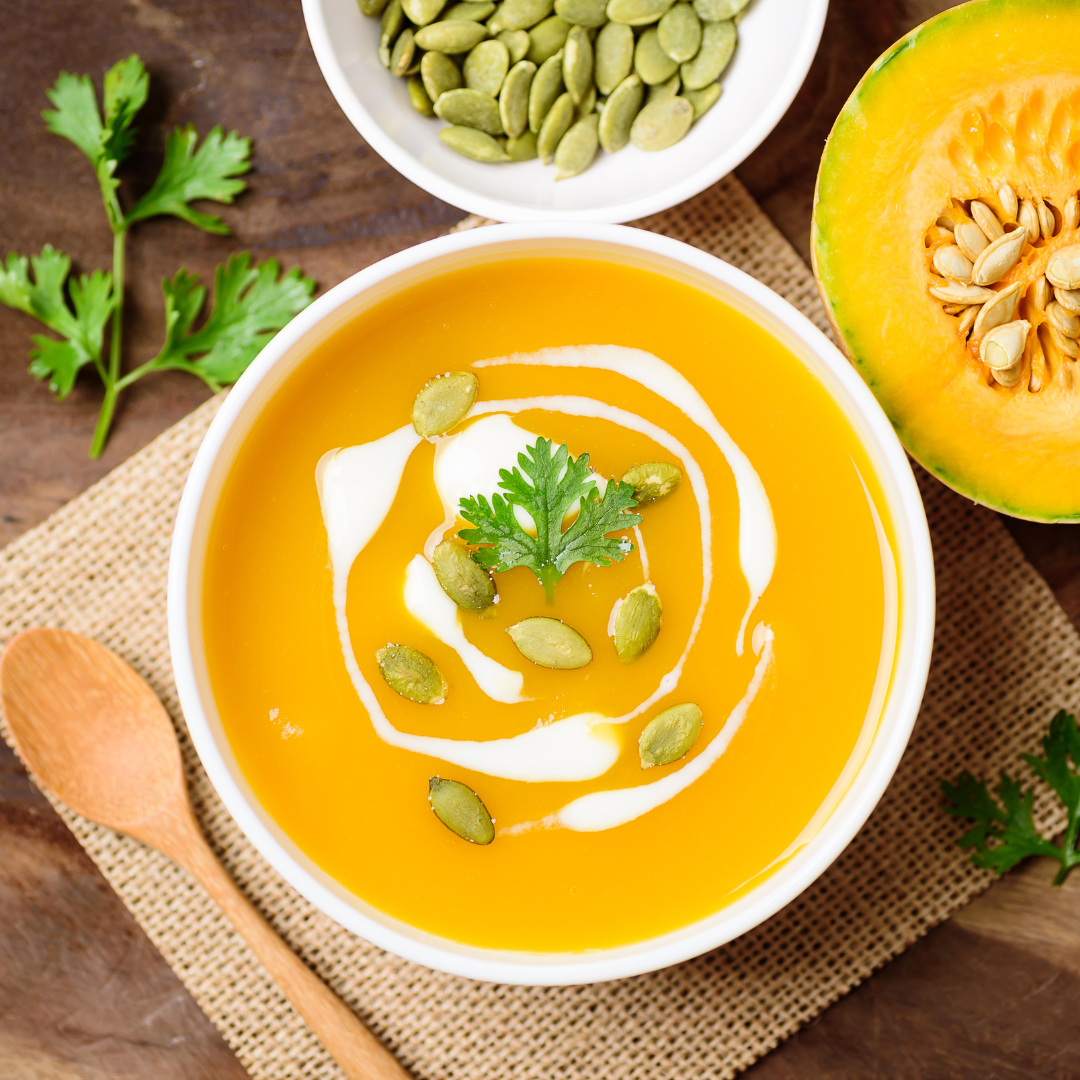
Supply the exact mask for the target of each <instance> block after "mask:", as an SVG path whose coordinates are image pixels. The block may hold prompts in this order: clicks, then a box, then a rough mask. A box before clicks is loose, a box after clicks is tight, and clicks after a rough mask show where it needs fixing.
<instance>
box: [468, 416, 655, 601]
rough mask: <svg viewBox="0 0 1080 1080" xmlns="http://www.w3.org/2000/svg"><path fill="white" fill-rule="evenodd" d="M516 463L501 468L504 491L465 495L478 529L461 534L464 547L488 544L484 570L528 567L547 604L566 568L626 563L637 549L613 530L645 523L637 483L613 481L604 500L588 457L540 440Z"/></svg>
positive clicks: (482, 553) (479, 556) (482, 551)
mask: <svg viewBox="0 0 1080 1080" xmlns="http://www.w3.org/2000/svg"><path fill="white" fill-rule="evenodd" d="M518 466H519V468H515V469H513V470H507V469H500V470H499V487H501V488H502V489H503V491H505V492H506V494H505V495H501V494H499V493H498V492H496V493H495V494H493V495H492V496H491V500H490V501H488V499H487V498H486V497H485V496H484V495H475V496H470V497H468V498H464V499H462V500H461V502H460V504H459V505H460V510H461V516H462V517H463V518H464V519H465V520H466V521H467V522H469V523H470V524H472V525H473V526H474V527H473V528H471V529H461V530H460V531H459V532H458V535H459V536H460V537H461V539H462V540H464V541H465V543H466V544H470V545H474V544H480V545H483V546H482V547H480V548H479V549H478V550H477V551H475V552H474V553H473V558H474V559H475V560H476V561H477V562H478V563H479V564H480V565H481V566H482V567H483V568H484V569H485V570H494V571H495V572H496V573H499V574H501V573H503V572H505V571H507V570H512V569H513V568H514V567H516V566H526V567H528V568H529V569H530V570H531V571H532V572H533V573H534V574H535V575H536V577H537V580H538V581H539V582H540V584H541V585H543V587H544V593H545V594H546V596H547V599H548V603H551V602H552V600H553V598H554V593H555V586H556V585H557V584H558V582H559V580H560V579H561V578H562V576H563V574H565V573H566V571H567V569H569V567H571V566H572V565H573V564H574V563H577V562H588V563H594V564H595V565H596V566H609V565H610V564H611V563H613V562H621V561H622V560H623V559H625V558H626V556H627V555H628V554H629V553H630V551H631V550H632V549H633V545H632V544H631V543H630V541H629V540H628V539H627V538H626V537H625V536H608V535H607V534H608V533H611V532H614V531H616V530H621V529H629V528H632V527H633V526H634V525H638V524H640V523H641V520H642V519H641V515H640V514H632V513H630V510H631V509H632V508H633V507H635V506H637V502H636V500H635V499H634V488H633V485H631V484H624V483H621V482H616V481H614V480H612V481H610V482H609V483H608V485H607V488H606V490H605V491H604V495H603V498H601V497H600V494H599V492H598V491H597V486H596V480H595V478H594V477H593V475H592V473H591V471H590V469H589V455H588V454H581V455H580V456H579V457H576V458H574V457H571V456H570V451H569V449H568V447H567V446H566V445H565V444H564V445H562V446H559V447H556V448H555V449H554V451H553V450H552V444H551V441H550V440H549V439H545V438H542V437H541V438H538V439H537V440H536V444H535V445H534V446H529V447H526V449H525V453H524V454H518ZM579 500H580V507H579V510H578V514H577V517H575V518H574V520H573V522H572V523H571V524H570V526H569V527H568V528H567V529H566V530H565V531H564V530H563V527H562V526H563V519H564V518H565V517H566V515H567V513H569V511H570V509H571V508H572V507H573V506H574V504H575V503H578V501H579ZM517 506H520V507H521V508H522V509H523V510H525V511H526V512H527V513H528V515H529V516H530V517H531V518H532V520H533V524H534V526H535V529H536V535H535V536H534V535H533V534H532V533H531V532H529V531H528V530H526V529H525V528H524V527H523V526H522V524H521V523H520V522H519V521H518V519H517V515H516V514H515V513H514V508H515V507H517Z"/></svg>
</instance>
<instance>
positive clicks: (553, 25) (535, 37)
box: [526, 15, 570, 65]
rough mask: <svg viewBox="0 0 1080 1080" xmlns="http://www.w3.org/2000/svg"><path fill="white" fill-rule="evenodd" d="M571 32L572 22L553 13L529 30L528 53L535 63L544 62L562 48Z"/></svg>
mask: <svg viewBox="0 0 1080 1080" xmlns="http://www.w3.org/2000/svg"><path fill="white" fill-rule="evenodd" d="M569 33H570V24H569V23H568V22H567V21H566V20H565V19H563V18H561V17H560V16H558V15H552V16H551V18H550V19H545V20H544V21H543V22H542V23H540V25H539V26H534V27H533V28H532V29H531V30H530V31H529V51H528V53H527V54H526V55H527V56H528V58H529V59H530V60H531V61H532V62H533V63H534V64H537V65H539V64H542V63H543V62H544V61H545V60H547V59H548V58H549V57H552V56H554V55H555V54H556V53H557V52H559V50H560V49H562V47H563V45H565V44H566V35H567V34H569Z"/></svg>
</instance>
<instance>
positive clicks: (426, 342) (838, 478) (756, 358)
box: [203, 258, 896, 952]
mask: <svg viewBox="0 0 1080 1080" xmlns="http://www.w3.org/2000/svg"><path fill="white" fill-rule="evenodd" d="M447 371H464V372H472V373H473V374H475V375H476V376H477V378H478V380H479V392H478V396H477V399H476V403H475V405H474V406H473V407H472V409H471V411H470V412H469V414H468V415H467V416H466V418H465V419H464V420H463V421H462V422H461V423H460V424H458V425H457V426H456V427H454V428H453V429H452V430H451V431H450V432H449V433H448V434H447V435H445V436H443V437H441V438H431V439H422V438H420V437H419V436H418V435H417V434H416V433H415V431H414V429H413V427H412V424H411V421H410V415H411V409H412V406H413V401H414V399H415V397H416V395H417V393H418V392H419V391H420V389H421V388H422V387H423V386H424V385H425V384H426V383H427V382H428V381H429V380H430V379H432V378H433V377H434V376H436V375H439V374H441V373H444V372H447ZM537 436H544V437H546V438H547V439H550V440H552V442H553V444H554V445H555V446H559V445H561V444H565V445H566V446H567V447H568V452H569V454H570V455H571V456H573V457H575V458H576V457H579V456H580V455H582V454H584V453H587V454H588V455H589V465H590V467H591V468H592V469H594V470H595V478H596V480H597V481H598V482H599V483H600V484H601V486H602V485H603V482H604V481H607V480H618V479H619V478H621V477H622V476H623V475H624V474H625V473H626V472H627V470H628V469H630V468H631V467H633V466H635V465H638V464H641V463H643V462H654V461H663V462H667V463H670V464H673V465H676V466H677V467H678V468H679V469H680V470H681V472H682V480H681V482H680V483H679V484H678V486H677V487H676V488H675V489H674V490H673V491H672V492H671V493H670V494H667V495H665V496H664V497H662V498H659V499H656V500H655V501H652V502H645V503H642V504H641V505H638V506H637V507H635V508H634V510H633V512H634V513H638V514H640V515H641V518H642V520H641V523H640V524H639V525H638V526H637V527H636V528H634V527H630V528H621V529H616V530H613V531H612V532H611V533H610V535H611V536H616V537H624V538H625V541H626V543H625V544H624V545H623V546H624V548H626V547H629V548H630V550H629V551H628V553H626V554H625V557H624V558H622V559H621V561H614V562H612V563H611V564H610V565H606V566H599V565H593V564H591V563H589V562H576V563H574V564H573V565H571V566H570V567H569V568H568V569H567V570H566V572H565V574H564V576H563V577H562V579H561V580H559V581H558V583H557V584H556V585H555V587H554V592H553V603H550V604H549V603H548V602H547V600H546V597H545V591H544V588H543V587H542V586H541V584H540V582H539V580H538V578H537V576H536V575H535V574H534V572H533V571H532V570H530V569H529V568H528V567H525V566H519V567H517V568H514V569H510V570H508V571H506V572H503V573H496V574H494V575H493V577H494V582H495V585H496V587H497V590H498V601H497V603H494V604H493V605H491V606H490V607H488V608H486V609H484V610H482V611H464V610H462V611H459V610H458V609H456V607H455V606H454V605H453V603H452V602H451V601H450V600H449V598H448V597H447V596H446V595H445V594H444V593H443V592H442V590H441V589H440V588H439V586H438V583H437V581H436V579H435V576H434V572H433V571H432V569H431V566H430V562H429V560H430V558H431V556H432V550H433V548H434V545H435V544H436V543H438V542H439V541H440V540H442V539H444V538H449V539H454V540H455V542H460V541H457V539H456V534H457V532H458V530H459V529H462V528H466V527H467V525H466V522H464V521H463V520H462V519H461V518H460V517H458V516H457V514H456V513H455V511H456V509H457V499H458V497H460V496H461V495H462V494H465V493H467V494H469V495H483V496H484V497H485V498H487V499H490V498H491V497H492V496H493V495H494V494H495V493H496V492H497V491H499V490H500V489H499V487H498V476H499V469H500V468H501V469H507V470H511V469H513V468H514V467H515V466H516V465H518V461H517V452H518V451H519V450H521V449H523V448H524V447H525V446H526V445H532V444H533V443H534V441H535V439H536V437H537ZM377 440H378V443H377V445H375V446H372V445H369V444H372V443H376V441H377ZM336 450H339V451H340V453H337V454H333V453H331V452H333V451H336ZM328 455H329V456H328ZM320 461H322V462H323V464H322V466H321V467H320V482H319V483H318V484H317V483H316V469H317V466H319V463H320ZM470 484H472V485H473V486H474V487H475V490H469V485H470ZM877 492H878V488H877V486H876V481H875V479H874V476H873V471H872V467H871V465H870V463H869V461H868V459H867V457H866V454H865V452H864V451H863V449H862V448H861V446H860V444H859V442H858V439H857V438H856V436H855V433H854V431H853V430H852V428H851V426H850V425H849V423H848V421H847V420H846V418H845V417H844V415H843V413H842V412H841V411H840V409H839V408H838V407H837V406H836V405H835V404H834V403H833V402H832V401H831V399H830V398H829V396H828V395H827V393H826V392H825V391H824V390H823V389H822V388H821V386H820V385H819V384H818V383H817V382H816V380H815V379H814V377H813V376H812V375H811V374H810V373H809V371H808V370H807V369H806V367H805V366H804V364H803V363H802V362H801V361H800V360H799V359H798V358H797V357H796V356H794V355H793V354H792V353H791V352H789V351H788V350H787V349H786V348H785V347H784V346H783V345H781V344H780V343H779V342H777V341H776V340H775V339H774V338H773V337H772V336H770V334H769V333H767V332H766V331H765V330H764V329H762V328H761V327H760V326H759V325H757V324H756V323H755V322H753V321H752V320H750V319H749V318H747V317H746V316H744V315H743V314H741V313H739V312H737V311H736V310H734V309H733V308H731V307H729V306H728V305H727V304H725V303H724V302H722V301H721V300H719V299H717V298H716V297H714V296H711V295H709V294H707V293H705V292H703V291H700V290H698V289H696V288H694V287H692V286H690V285H687V284H682V283H679V282H676V281H673V280H670V279H668V278H666V277H662V276H660V275H657V274H654V273H651V272H648V271H645V270H641V269H636V268H632V267H626V266H621V265H618V264H614V263H608V262H603V261H598V260H595V259H585V258H581V259H577V258H559V259H557V258H518V259H513V260H504V261H499V262H491V263H486V264H483V265H480V266H475V267H471V268H468V269H460V270H454V271H452V272H449V273H445V274H443V275H442V276H439V277H436V278H433V279H432V280H429V281H427V282H425V283H423V284H420V285H417V286H414V287H412V288H410V289H408V290H406V291H403V292H401V293H399V294H398V295H396V296H394V297H393V298H392V299H389V300H387V301H385V302H383V303H381V304H379V305H377V306H375V307H374V308H370V309H368V310H366V311H363V312H360V313H359V314H357V315H356V316H355V317H354V318H353V319H352V321H351V322H349V323H348V324H347V325H345V326H344V327H343V328H341V329H340V330H338V331H337V332H336V333H335V334H334V335H333V336H332V337H330V338H329V339H327V340H326V341H324V342H322V343H321V344H319V345H318V346H316V347H315V348H314V350H313V351H312V352H311V354H310V355H309V356H308V357H306V358H305V360H304V361H303V362H302V363H301V364H300V365H299V366H298V367H297V369H296V370H295V372H294V373H293V374H292V375H290V376H289V378H288V379H287V381H286V382H285V384H284V385H283V386H282V387H281V388H280V389H279V390H278V391H277V392H276V393H275V395H274V396H273V397H272V399H271V400H270V401H269V403H268V404H267V405H266V406H265V407H264V408H263V410H262V411H261V413H260V414H259V416H258V417H257V418H256V419H255V421H254V426H253V427H252V428H251V430H250V432H249V433H248V435H247V436H246V437H245V439H244V441H243V443H242V445H241V446H240V448H239V451H238V453H237V456H236V459H235V461H234V462H233V464H232V466H231V468H230V471H229V473H228V476H227V477H226V479H225V482H224V485H223V488H222V491H221V494H220V497H219V502H218V505H217V508H216V510H215V513H214V517H213V520H212V524H211V530H210V538H209V547H208V553H207V561H206V571H205V583H204V612H203V620H204V630H205V642H206V652H207V657H208V663H209V669H210V677H211V682H212V686H213V692H214V695H215V700H216V703H217V707H218V709H219V712H220V715H221V719H222V723H223V724H224V727H225V730H226V732H227V735H228V737H229V740H230V742H231V745H232V748H233V750H234V752H235V754H236V757H237V760H238V762H239V764H240V767H241V768H242V769H243V771H244V774H245V776H246V777H247V779H248V781H249V783H250V784H251V787H252V788H253V790H254V792H255V794H256V795H257V797H258V798H259V799H260V800H261V802H262V804H263V806H264V807H265V808H266V809H267V811H268V812H269V813H270V814H271V815H272V816H273V817H274V819H275V820H276V821H277V822H278V823H279V825H280V826H281V827H282V829H284V831H285V832H286V833H287V834H288V835H289V836H290V837H291V838H292V840H293V841H294V842H295V843H296V844H297V845H298V846H299V847H300V848H301V849H302V850H303V851H304V852H306V853H307V855H308V856H310V858H311V859H312V860H314V862H316V863H317V864H318V865H319V866H320V867H322V868H323V869H324V870H325V871H326V872H327V873H328V874H330V875H331V876H332V877H333V878H335V879H336V880H337V881H339V882H340V883H341V884H342V885H344V886H345V887H347V888H348V889H350V890H352V891H353V892H354V893H355V894H356V895H357V896H359V897H361V898H363V899H364V900H365V901H367V902H369V903H370V904H372V905H374V906H375V907H376V908H378V909H379V910H381V911H383V912H385V913H386V914H387V915H390V916H393V917H396V918H398V919H401V920H404V921H405V922H406V923H409V924H411V925H413V926H416V927H419V928H422V929H424V930H427V931H430V932H432V933H434V934H438V935H441V936H444V937H447V938H450V939H453V940H455V941H458V942H462V943H467V944H471V945H478V946H485V947H492V948H505V949H520V950H533V951H541V952H544V951H548V952H552V951H568V950H583V949H594V948H603V947H609V946H614V945H619V944H625V943H630V942H635V941H641V940H644V939H646V938H650V937H653V936H656V935H659V934H662V933H665V932H668V931H671V930H675V929H677V928H679V927H683V926H686V925H687V924H689V923H692V922H694V921H695V920H698V919H701V918H703V917H705V916H707V915H709V914H711V913H713V912H715V911H717V910H718V909H720V908H721V907H723V906H724V904H725V903H728V902H730V901H731V900H732V899H733V898H735V897H737V896H738V895H740V894H741V893H742V892H744V891H745V890H746V889H747V888H749V887H750V886H752V885H753V884H755V883H756V882H757V881H759V880H760V879H761V877H762V875H764V874H767V873H769V872H770V871H771V870H772V869H774V868H775V867H776V866H778V865H779V864H780V863H782V861H783V860H784V859H785V858H787V857H789V856H790V855H791V854H792V853H793V852H794V851H795V850H797V848H798V846H799V845H800V844H801V843H803V842H805V841H806V840H807V839H809V836H810V835H812V832H813V830H814V828H816V827H817V824H820V818H821V816H822V815H821V814H820V813H819V810H820V808H822V807H823V805H828V804H829V801H830V799H832V798H835V797H836V796H837V795H838V794H840V793H842V788H843V786H844V784H845V783H846V782H847V780H848V779H850V769H851V763H854V762H857V760H858V759H859V757H860V756H861V754H862V753H863V752H864V751H865V740H866V738H867V736H868V734H869V733H870V732H872V731H873V729H874V726H875V724H876V723H877V720H878V713H879V711H880V706H881V701H882V696H883V693H884V689H885V687H886V686H887V681H888V675H889V671H890V669H891V660H892V653H891V649H892V644H891V642H892V640H893V639H892V636H891V635H892V634H893V632H894V630H895V616H896V613H895V600H894V599H893V598H892V595H891V594H892V592H893V590H890V587H889V581H890V577H889V575H890V574H891V573H893V572H894V571H893V570H892V567H893V562H892V556H891V553H890V549H889V543H888V540H887V533H886V530H885V528H884V527H883V526H882V524H881V522H880V520H879V518H878V513H879V510H876V509H875V503H874V502H873V501H871V499H872V497H873V498H874V499H876V506H877V507H878V508H881V509H882V510H883V507H884V504H883V502H882V500H881V498H880V495H879V494H875V493H877ZM605 497H606V496H605ZM882 516H884V515H882ZM523 520H525V522H526V524H528V523H529V522H528V519H527V518H526V519H523ZM474 524H475V522H474ZM565 524H566V525H567V527H568V526H569V524H570V518H568V519H567V521H566V523H565ZM646 581H648V582H651V584H652V586H653V587H654V589H655V592H656V595H657V596H658V597H659V599H660V600H661V602H662V606H663V611H662V621H661V629H660V632H659V635H658V636H657V637H656V640H655V642H654V643H653V644H652V646H651V647H649V648H648V649H647V650H646V651H645V652H644V653H642V654H641V655H640V656H638V657H637V659H634V660H633V661H631V662H629V663H624V662H622V661H621V660H620V659H619V657H618V656H617V655H616V651H615V648H614V644H613V640H612V637H611V636H610V631H611V626H612V612H613V608H614V607H615V605H616V603H617V602H618V601H619V600H620V599H622V598H624V597H626V596H627V595H628V594H629V593H630V592H631V590H633V589H635V588H637V587H639V586H641V585H642V584H643V583H644V582H646ZM407 584H408V588H407V587H406V586H407ZM758 594H760V595H758ZM447 605H448V606H447ZM534 616H547V617H550V618H555V619H558V620H561V621H563V622H564V623H566V624H568V625H569V626H571V627H573V628H574V629H575V630H576V631H578V633H580V635H581V636H582V637H584V638H585V640H586V641H587V642H588V643H589V645H590V646H591V649H592V654H593V656H592V660H591V661H590V662H589V663H587V664H585V666H583V667H579V668H576V669H573V670H550V669H548V668H545V667H541V666H538V665H537V664H534V663H532V662H530V660H528V659H526V657H525V656H524V655H522V653H521V652H519V651H518V648H517V647H516V646H515V643H514V641H513V640H512V638H511V636H510V635H509V634H507V632H506V631H507V628H508V627H510V626H512V625H515V624H517V623H518V622H519V621H521V620H523V619H526V618H530V617H534ZM883 642H884V646H883ZM388 643H400V644H404V645H408V646H410V647H412V648H414V649H417V650H419V651H420V652H422V653H423V654H425V655H426V656H427V657H429V658H430V659H431V660H432V661H434V663H435V664H436V665H437V667H438V669H439V671H440V672H441V674H442V676H443V679H444V680H445V684H446V692H445V700H444V701H442V702H441V703H438V704H421V703H418V702H415V701H411V700H407V699H406V698H405V697H402V696H400V695H399V694H398V693H396V692H395V691H394V690H393V689H391V687H390V686H389V685H388V684H387V682H386V681H384V679H383V677H382V676H381V674H380V670H379V665H378V663H377V660H376V654H377V652H378V651H379V650H380V649H382V648H384V647H385V646H386V645H387V644H388ZM687 702H691V703H694V704H696V705H697V706H698V707H699V708H700V710H701V714H702V728H701V732H700V734H699V735H698V737H697V739H696V741H695V742H694V743H693V745H692V746H691V748H690V750H689V752H688V753H687V754H686V755H685V756H684V757H683V758H680V759H678V760H675V761H673V762H672V763H670V764H666V765H658V766H655V767H652V768H648V769H644V768H643V767H642V763H641V760H640V759H639V748H638V739H639V736H640V735H641V733H642V731H643V729H644V727H645V725H646V724H647V723H649V721H650V720H652V719H653V718H654V717H655V716H657V714H659V713H660V712H662V711H663V710H665V709H667V708H669V707H670V706H673V705H676V704H680V703H687ZM860 736H862V737H863V738H862V742H861V743H860ZM845 766H847V768H848V771H847V772H846V773H845ZM433 776H440V777H443V778H449V779H453V780H457V781H460V782H461V783H463V784H464V785H466V786H467V787H468V788H470V789H471V790H472V791H474V792H476V793H478V795H479V796H480V798H481V799H482V800H483V803H484V805H485V806H486V807H487V809H488V811H490V814H491V817H492V818H493V819H494V827H495V838H494V841H493V842H491V843H490V844H487V845H479V844H473V843H470V842H468V841H466V840H463V839H461V838H460V837H459V836H458V835H455V833H454V832H453V831H451V830H450V829H449V828H447V827H446V826H444V824H443V823H442V822H441V821H440V820H439V819H438V818H437V817H436V816H435V814H434V813H433V812H432V809H431V806H430V805H429V801H428V786H429V778H431V777H433ZM815 814H817V818H815Z"/></svg>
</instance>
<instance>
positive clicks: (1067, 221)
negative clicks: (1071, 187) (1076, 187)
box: [1061, 195, 1080, 229]
mask: <svg viewBox="0 0 1080 1080" xmlns="http://www.w3.org/2000/svg"><path fill="white" fill-rule="evenodd" d="M1061 223H1062V225H1064V226H1065V228H1066V229H1075V228H1077V227H1078V226H1080V199H1077V197H1076V196H1075V195H1070V196H1069V197H1068V198H1067V199H1066V200H1065V205H1064V206H1063V207H1062V208H1061Z"/></svg>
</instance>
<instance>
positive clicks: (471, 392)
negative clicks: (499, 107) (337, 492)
mask: <svg viewBox="0 0 1080 1080" xmlns="http://www.w3.org/2000/svg"><path fill="white" fill-rule="evenodd" d="M436 107H438V106H437V105H436ZM450 130H451V129H450V128H443V129H442V131H440V132H439V134H440V135H442V134H443V132H445V131H450ZM468 130H475V129H472V128H470V129H468ZM489 138H490V136H489ZM491 141H492V142H495V140H494V139H492V140H491ZM495 145H496V147H498V148H499V154H500V155H501V154H502V148H501V147H499V144H498V143H495ZM453 149H455V150H456V149H457V147H453ZM476 160H481V159H479V158H477V159H476ZM479 389H480V380H479V379H477V377H476V376H475V375H474V374H473V373H472V372H471V371H448V372H447V373H446V374H445V375H436V376H435V378H434V379H432V380H431V381H430V382H428V383H426V384H425V385H424V388H423V389H422V390H421V391H420V393H419V394H417V395H416V400H415V401H414V402H413V407H412V422H413V427H414V428H416V433H417V435H422V436H423V437H424V438H425V439H430V438H432V437H433V436H435V435H445V434H446V433H447V432H448V431H449V430H450V429H451V428H454V427H457V425H458V424H460V423H461V421H462V420H464V419H465V417H466V415H468V412H469V410H470V409H471V408H472V407H473V402H474V401H476V393H477V391H478V390H479Z"/></svg>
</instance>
